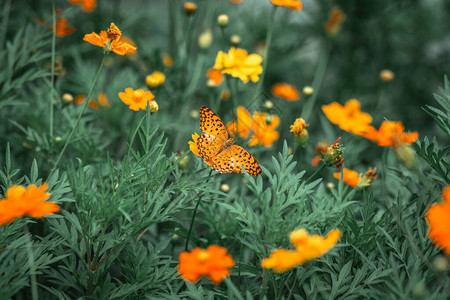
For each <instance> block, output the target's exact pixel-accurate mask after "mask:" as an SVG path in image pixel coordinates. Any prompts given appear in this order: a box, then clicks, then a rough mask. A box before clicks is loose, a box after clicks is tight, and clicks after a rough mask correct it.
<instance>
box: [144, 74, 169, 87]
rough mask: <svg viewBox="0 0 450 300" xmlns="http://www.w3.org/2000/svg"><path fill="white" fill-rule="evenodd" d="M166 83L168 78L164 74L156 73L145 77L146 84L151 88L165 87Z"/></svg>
mask: <svg viewBox="0 0 450 300" xmlns="http://www.w3.org/2000/svg"><path fill="white" fill-rule="evenodd" d="M164 81H166V76H165V75H164V73H161V72H159V71H155V72H153V73H152V74H150V75H148V76H147V77H145V83H147V85H148V86H149V87H151V88H155V87H158V86H161V85H163V83H164Z"/></svg>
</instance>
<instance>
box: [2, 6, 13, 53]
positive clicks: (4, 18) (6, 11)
mask: <svg viewBox="0 0 450 300" xmlns="http://www.w3.org/2000/svg"><path fill="white" fill-rule="evenodd" d="M10 10H11V0H5V4H4V5H3V15H2V25H1V26H0V50H3V44H4V43H5V39H6V30H7V29H8V19H9V12H10Z"/></svg>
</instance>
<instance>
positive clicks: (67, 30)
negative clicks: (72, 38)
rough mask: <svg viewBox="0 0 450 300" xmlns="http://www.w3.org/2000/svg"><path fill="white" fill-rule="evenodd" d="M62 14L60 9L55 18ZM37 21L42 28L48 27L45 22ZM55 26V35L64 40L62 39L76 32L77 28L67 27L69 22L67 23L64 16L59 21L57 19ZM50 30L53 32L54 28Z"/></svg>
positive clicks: (51, 27)
mask: <svg viewBox="0 0 450 300" xmlns="http://www.w3.org/2000/svg"><path fill="white" fill-rule="evenodd" d="M60 13H61V10H60V9H58V10H57V11H56V13H55V16H57V15H59V14H60ZM36 20H37V21H38V22H39V24H41V25H42V26H45V25H46V23H45V21H43V20H41V19H36ZM51 23H52V22H51ZM55 25H56V30H55V35H56V36H57V37H61V38H62V37H65V36H66V35H69V34H71V33H73V32H74V31H75V27H67V26H68V25H69V21H67V19H66V18H65V17H64V16H61V17H60V18H59V19H57V20H56V22H55ZM49 30H50V31H53V26H50V28H49Z"/></svg>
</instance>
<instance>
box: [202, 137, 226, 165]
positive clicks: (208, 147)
mask: <svg viewBox="0 0 450 300" xmlns="http://www.w3.org/2000/svg"><path fill="white" fill-rule="evenodd" d="M223 144H224V141H222V139H220V138H217V137H215V136H214V135H212V134H209V133H203V134H201V135H200V136H199V137H198V139H197V147H198V154H199V156H200V157H201V158H203V159H204V160H205V161H206V162H209V161H210V160H211V159H212V158H213V157H214V156H216V154H217V153H219V152H220V150H221V149H222V147H223Z"/></svg>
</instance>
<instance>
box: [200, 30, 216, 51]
mask: <svg viewBox="0 0 450 300" xmlns="http://www.w3.org/2000/svg"><path fill="white" fill-rule="evenodd" d="M212 41H213V36H212V31H211V28H208V29H206V30H205V31H204V32H202V33H201V34H200V35H199V36H198V46H199V47H200V48H201V49H208V48H209V47H210V46H211V43H212Z"/></svg>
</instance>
